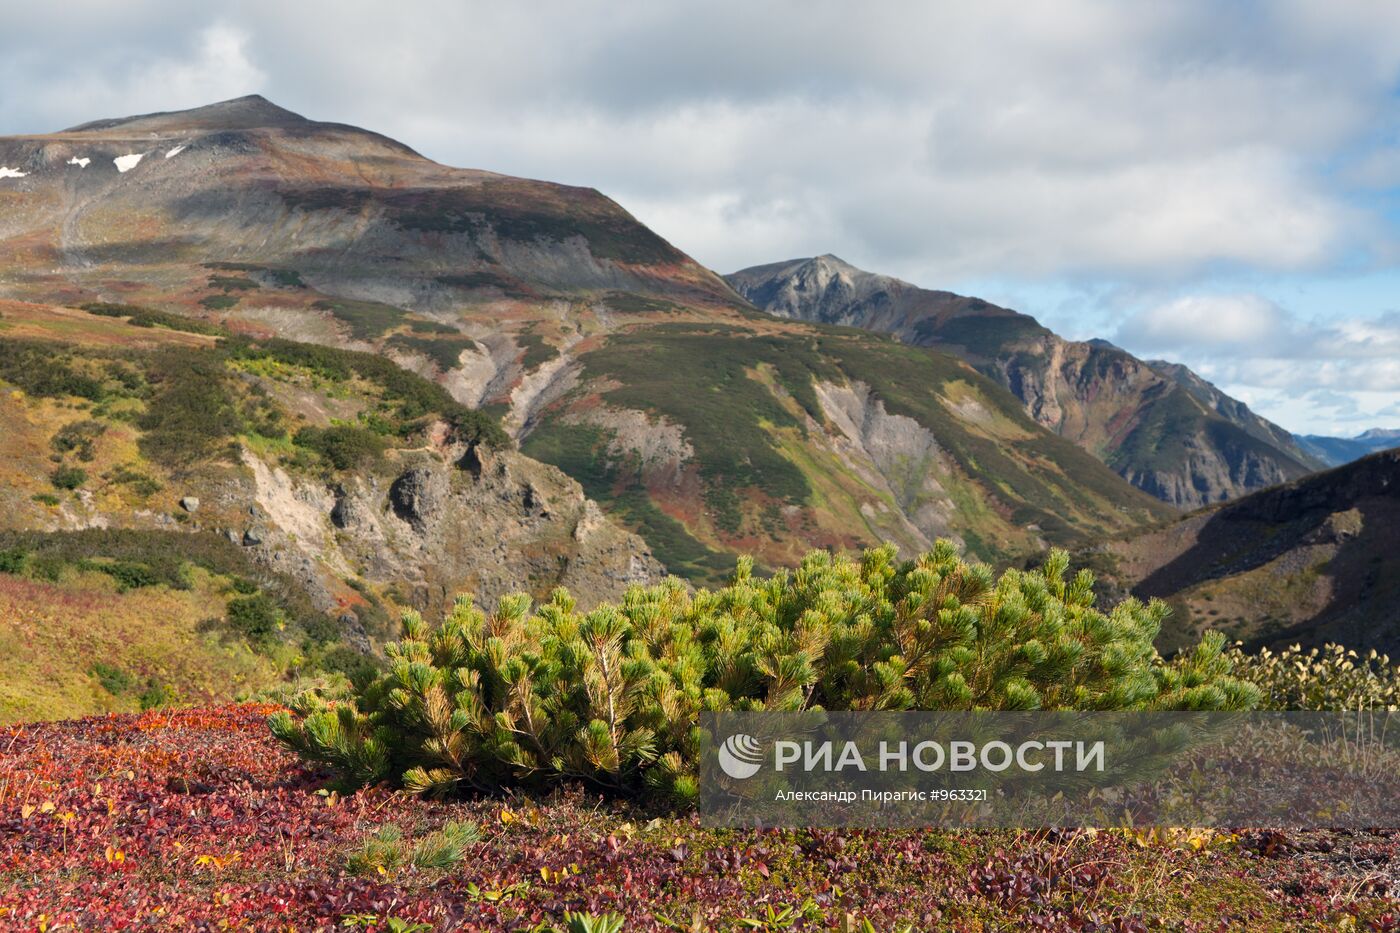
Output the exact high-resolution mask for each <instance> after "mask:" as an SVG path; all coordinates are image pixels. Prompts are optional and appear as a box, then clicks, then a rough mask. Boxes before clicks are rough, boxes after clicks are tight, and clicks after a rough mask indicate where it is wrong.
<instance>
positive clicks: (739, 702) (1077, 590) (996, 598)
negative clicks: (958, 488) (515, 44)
mask: <svg viewBox="0 0 1400 933" xmlns="http://www.w3.org/2000/svg"><path fill="white" fill-rule="evenodd" d="M1067 568H1068V557H1067V556H1066V555H1065V554H1064V553H1063V552H1055V553H1054V554H1053V555H1052V556H1051V557H1050V559H1049V560H1048V561H1047V563H1046V564H1045V566H1044V567H1042V568H1040V569H1038V570H1034V571H1017V570H1010V571H1007V572H1006V573H1005V574H1004V575H1003V576H1002V577H1001V578H1000V579H999V580H998V579H996V578H995V577H994V575H993V573H992V571H991V569H990V568H988V567H986V566H985V565H982V564H970V563H966V562H964V561H963V560H962V559H961V558H960V557H959V556H958V554H957V550H956V548H955V547H954V546H953V545H952V544H951V543H949V542H946V541H943V542H939V543H938V545H937V546H936V547H935V548H934V550H933V551H931V552H930V553H928V554H925V555H923V556H922V557H920V558H918V559H917V560H913V561H908V562H899V561H897V560H896V558H895V550H894V549H893V548H892V547H884V548H878V549H875V550H871V551H867V552H865V554H864V555H863V556H862V557H860V558H859V559H851V558H846V557H834V556H832V555H830V554H827V553H824V552H813V553H811V554H809V555H808V556H807V557H806V558H805V559H804V560H803V561H802V563H801V565H800V566H799V567H798V568H797V569H796V570H794V571H791V572H784V573H780V574H778V575H776V576H774V577H773V578H771V579H768V580H758V579H755V578H754V577H753V576H752V572H751V571H752V564H751V562H750V561H748V560H747V559H745V560H741V561H740V563H739V566H738V568H737V569H736V571H735V573H734V576H733V579H732V582H731V583H730V585H729V586H727V587H725V588H723V589H719V590H715V591H705V590H700V591H696V592H693V593H692V592H690V591H688V590H687V589H686V588H685V587H684V586H683V585H682V584H681V583H680V582H679V581H676V580H671V581H668V582H666V583H663V584H660V585H657V586H652V587H645V588H643V587H634V588H633V589H631V590H630V591H629V592H628V593H627V595H626V597H625V598H624V600H623V602H622V604H621V605H604V606H601V607H599V608H598V609H595V610H593V611H592V612H588V613H579V612H577V611H576V609H575V605H574V602H573V600H572V599H571V598H570V597H569V595H568V594H567V593H566V592H564V591H562V590H559V591H556V592H555V594H554V596H553V597H552V598H551V600H550V601H549V602H548V603H546V604H544V605H542V606H539V607H537V608H535V609H534V610H533V611H532V608H531V604H530V599H529V597H527V596H524V595H515V596H509V597H506V598H503V599H502V600H501V601H500V604H499V605H498V606H497V608H496V610H495V611H494V612H493V613H491V614H490V615H489V616H488V615H487V614H485V613H483V612H482V611H481V610H480V609H478V608H476V607H475V606H474V605H472V603H471V601H470V600H469V599H465V598H463V599H459V600H458V601H457V603H456V605H455V606H454V607H453V609H452V610H451V611H450V612H449V613H448V614H447V617H446V618H445V619H444V621H443V623H442V625H441V626H439V627H438V628H437V629H436V630H430V629H429V627H428V626H427V625H426V624H425V623H424V621H423V619H422V617H421V616H419V615H418V614H417V613H414V612H409V613H407V614H405V616H404V619H403V640H402V641H401V642H399V643H398V644H393V645H390V646H389V647H388V649H387V654H388V659H389V667H388V670H387V671H386V672H385V673H383V674H382V675H381V676H379V677H378V678H376V679H375V680H374V681H373V682H372V683H370V684H369V685H368V686H366V687H365V688H364V689H362V690H360V691H359V692H358V696H357V697H356V698H355V700H354V701H353V702H350V703H343V704H336V705H331V704H328V703H326V702H324V701H323V700H320V699H318V698H317V697H315V696H313V695H307V696H306V697H305V698H304V699H299V700H298V701H297V703H296V704H295V708H296V709H297V710H298V711H299V712H300V713H301V714H302V718H300V719H296V718H293V717H292V716H291V715H290V714H288V713H285V712H284V713H281V714H278V715H276V716H274V717H273V718H272V720H271V721H270V725H271V728H272V731H273V733H274V734H275V735H276V736H277V737H278V738H279V739H280V740H282V741H283V742H284V743H286V744H287V745H289V746H290V747H292V748H293V749H295V750H296V751H298V752H299V753H300V754H302V755H303V756H305V757H307V758H309V759H312V760H315V761H320V762H325V763H328V764H330V765H332V766H333V768H335V770H336V771H337V772H338V773H339V775H340V776H341V778H342V780H343V783H344V784H345V785H347V786H361V785H365V784H371V783H376V782H379V781H385V780H392V781H395V782H398V783H401V784H402V785H403V786H404V787H406V788H408V789H409V790H411V791H414V792H420V793H422V792H431V793H445V792H450V791H454V790H460V789H463V788H476V789H481V790H494V789H497V788H500V787H502V786H511V785H534V786H547V785H550V784H554V783H557V782H559V781H561V780H582V781H584V782H586V783H588V784H591V785H593V786H595V787H598V788H600V789H604V790H606V791H609V792H615V793H621V794H643V793H647V794H653V795H657V796H659V797H661V798H665V799H670V800H672V801H675V802H682V803H684V802H688V801H690V800H692V799H693V797H694V795H695V793H696V790H697V784H696V776H695V769H696V765H697V757H698V752H699V743H700V740H701V736H700V734H699V732H698V729H697V726H696V720H697V716H698V714H699V713H700V712H702V711H706V710H759V709H769V710H800V709H852V710H861V709H869V710H876V709H964V710H970V709H1038V708H1043V709H1088V710H1116V709H1193V710H1195V709H1200V710H1212V709H1245V708H1249V707H1251V706H1253V705H1254V703H1255V702H1256V701H1257V699H1258V693H1257V690H1256V689H1255V688H1254V687H1252V686H1250V685H1248V684H1245V683H1243V682H1241V681H1238V680H1235V679H1234V678H1232V677H1231V676H1230V674H1229V672H1230V665H1229V661H1228V659H1227V658H1226V657H1225V656H1224V655H1223V648H1224V641H1223V639H1222V638H1220V637H1219V636H1214V635H1213V636H1208V637H1207V639H1206V640H1204V641H1203V642H1202V643H1201V645H1200V646H1199V647H1198V648H1197V649H1196V650H1195V651H1194V652H1191V653H1189V654H1186V655H1183V656H1181V657H1180V658H1178V659H1177V660H1176V661H1174V662H1173V663H1171V664H1167V663H1165V662H1164V661H1163V660H1162V659H1161V657H1160V656H1159V655H1158V654H1157V653H1156V651H1155V650H1154V649H1153V647H1152V643H1153V639H1154V638H1155V637H1156V635H1157V633H1158V630H1159V628H1160V625H1161V621H1162V619H1163V617H1164V616H1165V614H1166V606H1165V605H1164V604H1162V603H1160V602H1155V601H1154V602H1153V603H1151V604H1148V605H1144V604H1142V603H1140V602H1138V601H1136V600H1127V601H1125V602H1124V603H1122V604H1120V605H1119V606H1117V607H1116V608H1114V609H1113V610H1112V612H1110V613H1107V614H1106V613H1103V612H1100V611H1098V610H1097V609H1095V608H1094V606H1093V600H1094V597H1093V591H1092V585H1093V577H1092V575H1091V574H1089V573H1087V572H1083V571H1081V572H1080V573H1079V574H1078V575H1077V576H1075V577H1074V578H1073V579H1071V580H1066V579H1065V572H1066V570H1067Z"/></svg>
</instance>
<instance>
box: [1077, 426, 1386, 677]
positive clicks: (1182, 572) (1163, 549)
mask: <svg viewBox="0 0 1400 933" xmlns="http://www.w3.org/2000/svg"><path fill="white" fill-rule="evenodd" d="M1397 555H1400V451H1390V452H1387V453H1380V454H1374V455H1372V456H1369V457H1366V458H1364V459H1362V460H1358V461H1356V462H1355V463H1351V464H1348V465H1346V466H1343V467H1338V468H1336V469H1333V470H1329V471H1327V472H1325V473H1319V474H1316V475H1313V476H1309V477H1306V478H1305V479H1302V480H1298V481H1295V482H1293V483H1289V484H1287V485H1284V486H1279V487H1276V488H1274V489H1267V490H1264V491H1262V492H1258V493H1255V494H1253V495H1250V496H1246V497H1245V498H1242V499H1239V500H1237V501H1235V502H1231V503H1227V504H1225V505H1222V506H1218V507H1215V508H1212V509H1206V510H1203V511H1200V512H1197V513H1195V514H1193V515H1190V516H1187V517H1186V518H1183V519H1181V520H1179V521H1176V522H1173V523H1171V524H1168V525H1165V526H1163V527H1161V528H1158V529H1156V530H1153V531H1149V532H1146V533H1143V534H1140V535H1137V536H1133V537H1130V538H1128V539H1126V540H1121V541H1117V542H1114V543H1111V544H1108V545H1105V546H1103V547H1102V548H1100V549H1098V551H1097V553H1095V554H1093V555H1091V556H1089V557H1088V558H1087V562H1088V563H1089V564H1090V565H1091V566H1094V567H1095V568H1096V569H1098V570H1100V571H1101V572H1104V573H1106V574H1107V575H1108V577H1109V578H1110V579H1112V580H1115V581H1117V582H1118V583H1119V584H1120V585H1121V586H1123V587H1124V588H1126V589H1130V590H1131V592H1132V593H1134V594H1136V595H1138V596H1142V597H1151V596H1157V597H1161V598H1164V599H1167V600H1169V601H1170V602H1171V603H1172V604H1173V605H1174V606H1175V608H1176V610H1177V611H1176V612H1175V613H1174V622H1175V624H1174V625H1173V626H1171V628H1170V629H1169V630H1168V631H1167V633H1166V635H1167V638H1166V640H1165V641H1164V646H1165V647H1168V648H1172V647H1177V646H1179V645H1181V644H1184V643H1188V642H1192V641H1194V640H1195V639H1196V638H1197V637H1199V633H1200V631H1201V630H1202V629H1204V628H1217V629H1221V630H1223V631H1224V632H1226V633H1227V634H1229V635H1230V636H1232V637H1235V638H1239V639H1241V640H1243V641H1245V642H1246V643H1250V644H1266V645H1287V644H1292V643H1295V642H1299V643H1302V644H1304V645H1320V644H1323V643H1325V642H1338V643H1341V644H1344V645H1347V646H1349V647H1351V648H1355V649H1357V650H1361V651H1364V650H1366V649H1369V648H1375V649H1377V650H1380V651H1382V652H1387V653H1390V654H1391V655H1392V656H1394V655H1395V654H1396V653H1397V652H1400V557H1397Z"/></svg>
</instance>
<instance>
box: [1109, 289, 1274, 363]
mask: <svg viewBox="0 0 1400 933" xmlns="http://www.w3.org/2000/svg"><path fill="white" fill-rule="evenodd" d="M1292 332H1293V322H1292V320H1291V319H1290V318H1289V316H1288V315H1287V314H1286V313H1285V312H1284V311H1283V310H1282V309H1281V308H1279V307H1278V306H1277V305H1275V304H1274V303H1272V302H1270V301H1268V300H1266V299H1264V298H1261V297H1259V296H1258V295H1187V296H1184V297H1181V298H1177V299H1174V300H1172V301H1168V302H1166V303H1165V304H1160V305H1156V306H1155V307H1151V308H1148V309H1146V310H1143V311H1140V312H1138V313H1137V314H1135V315H1133V316H1132V317H1131V318H1129V319H1128V320H1127V321H1126V322H1125V323H1124V324H1123V325H1122V326H1121V327H1120V328H1119V330H1118V334H1117V337H1116V338H1115V339H1116V341H1117V342H1118V343H1120V344H1122V345H1123V346H1126V347H1134V348H1136V349H1137V350H1139V351H1140V352H1143V353H1147V354H1149V355H1153V354H1161V353H1163V352H1171V353H1179V352H1181V351H1182V350H1190V349H1193V348H1195V349H1213V350H1220V349H1227V348H1230V349H1239V348H1253V349H1256V350H1257V349H1260V348H1263V347H1265V346H1280V345H1282V344H1286V343H1287V342H1288V341H1289V340H1290V338H1291V337H1292V336H1293V333H1292Z"/></svg>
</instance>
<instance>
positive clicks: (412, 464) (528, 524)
mask: <svg viewBox="0 0 1400 933" xmlns="http://www.w3.org/2000/svg"><path fill="white" fill-rule="evenodd" d="M464 455H465V452H464V451H460V450H447V451H443V452H442V453H437V452H433V453H430V452H420V453H416V454H408V455H406V457H405V459H402V460H401V461H399V462H396V463H394V464H392V467H393V470H394V471H396V472H392V473H387V474H381V473H380V472H372V473H368V474H361V475H356V476H351V477H345V478H342V479H340V480H339V481H338V482H337V483H336V485H334V486H327V485H325V484H322V483H320V482H317V481H315V480H311V479H308V478H305V477H299V478H293V477H291V476H289V475H288V474H287V473H286V472H285V471H283V470H282V469H280V468H272V467H269V466H268V465H267V464H265V463H263V462H262V461H260V460H258V459H257V458H256V457H253V456H252V455H251V454H246V453H245V455H244V464H245V466H246V467H247V468H248V472H249V474H250V482H249V483H248V484H246V485H245V486H239V487H234V488H231V489H228V490H226V495H228V494H232V495H237V496H243V495H251V497H252V498H253V499H254V500H255V501H256V503H257V505H258V507H259V509H260V510H261V512H262V513H263V514H265V515H266V517H267V523H268V529H267V530H266V531H264V532H263V533H262V535H261V538H262V540H259V541H256V542H252V543H253V544H254V545H256V546H257V547H258V548H259V550H260V556H261V557H262V558H263V559H264V560H265V561H266V562H267V563H268V564H269V565H270V566H272V567H274V568H275V569H277V570H279V571H281V572H283V573H287V574H289V575H290V576H292V577H294V578H295V579H297V580H299V581H300V582H301V583H302V584H303V585H304V586H306V587H307V588H308V589H309V590H311V591H312V592H314V593H319V594H320V595H321V597H322V601H323V602H325V601H327V600H330V599H332V598H333V594H334V593H335V592H336V591H337V590H338V589H339V587H338V585H337V583H336V580H337V578H340V577H344V576H347V575H353V576H355V577H359V578H361V579H363V580H366V581H368V582H371V583H374V584H377V585H386V586H391V587H394V588H395V589H396V591H397V593H398V595H400V596H401V597H402V598H403V599H404V601H406V602H408V603H409V604H411V605H413V606H415V607H418V608H421V609H423V610H425V611H427V612H431V613H436V612H439V611H441V610H442V609H443V608H444V607H445V606H448V605H450V604H451V601H452V599H453V598H454V597H455V596H456V595H457V594H459V593H471V594H472V595H474V596H475V597H476V598H477V600H478V601H480V602H482V603H484V604H486V605H488V606H489V605H494V603H495V601H496V600H497V599H499V598H500V597H501V596H503V595H505V594H507V593H511V592H518V591H521V590H525V591H527V592H530V593H532V594H533V595H535V596H536V597H544V596H546V595H547V594H548V592H549V591H550V590H551V589H553V588H554V587H556V586H564V587H567V588H568V589H569V591H570V592H571V593H573V594H574V596H575V597H576V598H577V599H579V601H580V603H581V604H583V605H585V606H591V605H595V604H597V603H599V602H602V601H604V600H612V599H617V598H619V597H620V596H621V595H622V593H623V591H624V590H626V588H627V587H628V586H630V585H632V584H634V583H643V584H644V583H652V582H657V581H659V580H661V579H662V578H663V577H664V576H665V569H664V568H663V567H662V566H661V565H660V564H659V563H658V562H657V561H656V559H655V558H653V557H652V556H651V552H650V550H649V549H648V548H647V546H646V544H645V543H644V542H643V541H642V540H641V539H640V538H638V537H637V536H636V535H633V534H630V533H628V532H626V531H624V530H622V529H621V528H619V527H618V526H616V525H615V524H613V523H612V522H611V521H609V520H608V519H607V518H606V517H605V516H603V515H602V513H600V512H599V511H598V509H597V506H596V505H595V504H593V503H592V502H591V501H590V500H588V499H586V498H585V497H584V495H583V491H582V489H581V488H580V487H579V485H578V484H577V483H575V482H574V481H573V480H570V479H569V478H568V477H566V476H564V475H563V474H562V473H560V472H559V471H558V470H556V469H554V468H553V467H549V466H546V465H544V464H541V463H537V462H535V461H533V460H530V459H529V458H527V457H523V456H521V455H519V454H517V453H513V452H509V451H503V452H498V453H489V452H484V451H477V452H475V453H474V456H475V457H477V458H479V462H480V463H481V470H480V475H474V474H473V473H472V472H470V471H467V470H464V469H461V468H459V467H458V466H457V465H456V464H455V461H458V460H460V459H461V458H462V457H463V456H464ZM245 540H246V538H245Z"/></svg>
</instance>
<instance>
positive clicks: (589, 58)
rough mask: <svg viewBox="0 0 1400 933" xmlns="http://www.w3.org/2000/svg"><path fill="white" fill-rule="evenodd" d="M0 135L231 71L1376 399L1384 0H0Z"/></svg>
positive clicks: (991, 294) (1385, 327)
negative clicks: (26, 0) (1146, 0)
mask: <svg viewBox="0 0 1400 933" xmlns="http://www.w3.org/2000/svg"><path fill="white" fill-rule="evenodd" d="M0 19H2V20H3V27H2V28H0V134H7V135H8V134H11V133H25V132H39V131H45V130H52V129H56V128H59V127H63V126H68V125H72V124H75V123H79V122H83V121H86V120H90V119H95V118H98V117H107V116H117V115H122V114H128V113H139V112H147V111H153V110H168V109H178V108H183V107H191V106H197V105H200V104H203V103H208V102H211V101H214V100H220V99H225V98H229V97H236V96H240V95H243V94H248V93H261V94H263V95H265V96H267V97H269V98H271V99H272V100H274V101H276V102H277V103H279V104H281V105H283V106H285V107H288V108H290V109H292V110H296V111H298V112H300V113H303V114H305V115H307V116H310V117H314V118H318V119H325V120H336V121H341V122H347V123H354V124H358V125H361V126H366V127H369V128H373V129H376V130H379V131H381V132H384V133H387V134H389V135H391V136H394V137H396V138H398V139H400V140H402V141H404V142H406V143H408V144H409V145H411V146H413V147H415V148H416V149H418V150H419V151H420V152H423V153H424V154H425V155H428V156H430V157H432V158H434V159H437V160H439V161H442V162H447V163H451V164H454V165H465V166H473V167H479V168H489V169H493V170H496V171H502V172H507V173H511V174H517V175H527V176H532V177H538V178H547V179H551V180H555V181H562V182H568V183H572V184H581V185H591V186H594V187H597V188H599V189H601V190H602V191H604V192H606V193H607V194H609V195H611V196H613V197H614V198H616V199H617V200H618V201H620V202H621V203H622V204H623V205H624V206H625V207H627V208H628V209H630V210H631V211H632V212H633V213H635V214H636V215H638V216H639V217H640V218H641V219H642V220H644V221H645V222H647V223H648V224H650V225H651V226H653V227H654V228H655V229H656V230H658V231H659V232H660V233H661V234H662V235H664V236H665V237H667V238H668V239H670V240H671V241H672V242H674V243H675V244H676V245H678V246H680V247H681V248H682V249H684V250H686V251H687V252H689V253H690V254H692V255H693V256H695V257H696V258H697V259H699V260H700V261H701V262H704V263H706V264H707V265H709V266H711V267H713V268H715V269H717V270H719V271H722V272H728V271H732V270H734V269H737V268H740V267H743V266H747V265H753V264H757V263H762V262H770V261H774V260H778V259H787V258H792V257H796V256H806V255H812V254H816V253H826V252H829V253H835V254H837V255H839V256H841V257H842V258H844V259H846V260H847V261H849V262H852V263H855V264H856V265H859V266H862V267H864V268H867V269H871V270H874V271H879V272H886V273H890V274H893V275H898V276H900V277H902V278H906V279H909V280H910V281H913V282H916V283H918V284H920V285H925V286H929V287H937V288H949V289H953V290H956V291H962V292H968V293H973V294H978V295H981V296H982V297H985V298H987V299H989V300H993V301H997V302H999V303H1002V304H1007V305H1010V306H1012V307H1015V308H1018V309H1019V310H1023V311H1026V312H1028V313H1031V314H1035V315H1036V316H1037V317H1039V318H1040V319H1041V320H1042V321H1044V322H1045V323H1047V324H1048V325H1050V326H1052V327H1054V328H1055V329H1057V330H1059V331H1060V332H1062V333H1064V334H1066V335H1067V336H1073V337H1089V336H1101V337H1106V338H1109V339H1112V340H1114V341H1116V342H1118V343H1120V344H1121V345H1123V346H1125V347H1127V348H1128V349H1130V350H1132V351H1134V352H1136V353H1139V354H1141V355H1144V356H1152V357H1166V358H1170V359H1174V360H1179V361H1182V362H1185V363H1188V364H1190V365H1191V366H1193V367H1195V368H1196V369H1197V370H1198V371H1200V372H1201V373H1202V374H1203V375H1205V376H1207V377H1208V378H1210V379H1212V380H1213V381H1215V382H1217V383H1218V384H1219V385H1221V386H1222V387H1223V388H1225V389H1226V390H1227V391H1229V392H1231V393H1233V394H1235V395H1237V396H1239V397H1241V398H1243V399H1245V400H1246V401H1248V402H1249V403H1250V404H1251V405H1253V406H1254V407H1255V408H1256V409H1258V410H1259V411H1261V412H1263V413H1264V414H1265V415H1267V416H1269V417H1271V418H1274V419H1275V420H1277V421H1279V422H1280V423H1281V424H1283V425H1284V426H1285V427H1288V428H1290V429H1293V430H1296V431H1316V432H1320V433H1339V434H1352V433H1356V432H1357V431H1359V430H1362V429H1364V428H1368V427H1373V426H1384V427H1400V197H1397V195H1400V4H1396V3H1393V2H1389V0H1375V2H1348V0H1327V2H1325V3H1319V2H1287V0H1275V2H1269V3H1257V4H1256V3H1249V2H1234V3H1228V4H1221V3H1216V2H1207V3H1192V2H1176V3H1170V4H1166V3H1159V4H1142V3H1134V4H1123V3H1099V2H1083V0H1052V2H1035V0H1011V2H987V0H980V2H978V3H965V4H952V3H946V4H930V3H925V2H898V3H896V2H879V0H872V2H869V3H862V4H853V3H830V2H824V0H802V2H791V3H779V2H768V3H758V4H756V3H752V2H728V0H706V2H703V3H693V4H680V3H664V2H637V3H629V2H623V0H611V2H607V3H588V2H584V0H567V2H558V3H552V2H520V3H507V2H499V0H497V2H489V3H476V2H470V3H468V2H461V0H441V2H416V0H403V2H400V3H396V4H392V5H386V4H384V3H380V2H375V3H368V2H347V0H341V2H337V3H334V4H332V3H319V2H306V0H298V2H287V0H275V2H246V3H239V2H226V3H221V4H218V5H217V6H213V5H205V4H191V3H186V2H179V0H126V2H124V3H121V4H115V3H109V2H89V0H66V2H65V3H63V4H40V3H30V4H19V3H14V2H9V0H6V2H5V3H4V9H3V17H0Z"/></svg>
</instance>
